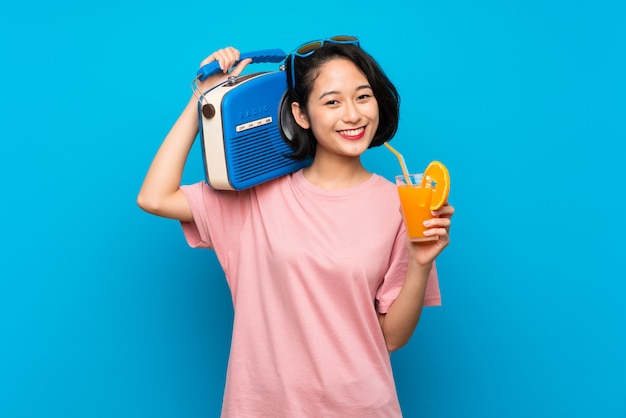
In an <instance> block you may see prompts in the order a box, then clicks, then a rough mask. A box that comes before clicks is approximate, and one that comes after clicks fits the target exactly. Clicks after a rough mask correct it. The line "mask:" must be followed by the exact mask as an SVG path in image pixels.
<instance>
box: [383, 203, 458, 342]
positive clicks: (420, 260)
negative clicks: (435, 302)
mask: <svg viewBox="0 0 626 418" xmlns="http://www.w3.org/2000/svg"><path fill="white" fill-rule="evenodd" d="M453 214H454V208H453V207H452V206H450V205H447V204H446V205H445V206H443V207H442V208H441V209H439V210H437V211H433V215H434V218H432V219H430V220H429V221H427V222H428V224H427V227H429V228H430V229H428V230H427V231H426V232H425V233H424V234H425V235H436V236H438V238H439V239H438V240H437V241H428V242H422V243H414V242H409V243H408V246H409V264H408V268H407V274H406V279H405V281H404V284H403V285H402V289H401V290H400V294H399V295H398V297H397V298H396V300H395V301H394V302H393V303H392V304H391V306H390V307H389V310H388V311H387V313H386V314H379V320H380V326H381V328H382V331H383V335H384V336H385V341H386V342H387V349H388V350H389V351H394V350H397V349H399V348H400V347H402V346H404V345H405V344H406V343H407V342H408V341H409V339H410V338H411V335H413V332H414V331H415V328H416V327H417V323H418V321H419V318H420V315H421V313H422V307H423V306H424V296H425V294H426V284H427V283H428V276H429V275H430V270H431V269H432V266H433V262H434V261H435V258H437V256H438V255H439V254H440V253H441V251H443V249H444V248H445V247H446V246H447V245H448V244H449V243H450V236H449V231H450V218H451V217H452V215H453Z"/></svg>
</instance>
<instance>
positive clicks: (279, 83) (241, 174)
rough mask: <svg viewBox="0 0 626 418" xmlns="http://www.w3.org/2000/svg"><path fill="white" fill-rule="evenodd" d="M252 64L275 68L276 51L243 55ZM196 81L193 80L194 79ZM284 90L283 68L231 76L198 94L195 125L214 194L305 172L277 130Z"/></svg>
mask: <svg viewBox="0 0 626 418" xmlns="http://www.w3.org/2000/svg"><path fill="white" fill-rule="evenodd" d="M246 58H252V63H259V62H270V63H274V62H275V63H279V62H282V61H283V60H284V59H285V53H284V52H283V51H282V50H280V49H273V50H263V51H256V52H250V53H245V54H241V56H240V60H244V59H246ZM217 71H219V65H218V63H217V62H215V61H214V62H212V63H210V64H207V65H205V66H203V67H202V68H200V70H198V73H197V76H196V80H204V79H205V78H206V77H208V76H209V75H211V74H213V73H215V72H217ZM194 82H195V80H194ZM286 90H287V76H286V74H285V71H284V66H280V67H279V69H278V70H277V71H269V72H257V73H252V74H242V75H239V76H237V77H230V78H229V79H228V80H227V81H225V82H224V83H222V84H220V85H218V86H216V87H214V88H212V89H210V90H209V91H207V92H204V93H201V94H200V95H198V96H197V97H198V120H199V130H200V134H201V139H202V156H203V162H204V170H205V175H206V181H207V183H208V184H209V186H211V187H212V188H214V189H218V190H243V189H247V188H249V187H252V186H255V185H257V184H260V183H263V182H265V181H268V180H271V179H274V178H276V177H279V176H282V175H285V174H289V173H292V172H294V171H296V170H299V169H300V168H303V167H306V166H308V165H309V164H310V163H311V160H310V159H309V160H306V161H295V160H293V159H291V158H289V157H287V155H289V154H290V153H291V148H290V147H289V146H288V145H287V142H286V138H284V137H283V135H282V134H281V130H280V128H279V124H280V115H281V110H284V111H290V109H282V103H283V100H284V96H285V93H286Z"/></svg>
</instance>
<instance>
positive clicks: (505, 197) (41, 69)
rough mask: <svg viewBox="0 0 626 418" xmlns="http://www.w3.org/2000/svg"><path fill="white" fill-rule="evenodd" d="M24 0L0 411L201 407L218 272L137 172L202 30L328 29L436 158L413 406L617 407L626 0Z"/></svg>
mask: <svg viewBox="0 0 626 418" xmlns="http://www.w3.org/2000/svg"><path fill="white" fill-rule="evenodd" d="M21 3H22V4H21V5H17V4H12V5H8V4H3V6H2V7H1V11H0V39H1V41H0V60H1V66H0V72H1V77H0V92H1V98H2V99H1V103H2V104H1V106H2V111H1V112H0V123H1V129H2V130H1V131H0V132H1V134H0V135H1V138H2V141H1V143H0V150H1V151H0V186H1V188H0V191H1V193H2V205H1V208H0V211H1V212H0V219H1V220H0V234H1V236H2V241H3V244H4V245H3V249H2V251H1V253H0V257H1V265H0V338H1V340H0V416H1V417H7V418H13V417H15V418H17V417H213V416H217V414H218V412H219V409H220V401H221V395H222V386H223V384H224V373H225V368H226V360H227V355H228V349H229V338H230V323H231V320H232V309H231V304H230V297H229V293H228V289H227V287H226V284H225V282H224V280H223V275H222V273H221V270H220V268H219V265H218V264H217V262H216V259H215V256H214V254H213V253H212V252H210V251H199V250H191V249H189V248H188V247H187V246H186V243H185V242H184V239H183V236H182V233H181V231H180V228H179V225H178V224H177V223H176V222H174V221H170V220H165V219H160V218H156V217H152V216H149V215H147V214H145V213H143V212H141V211H140V210H139V209H138V208H137V206H136V204H135V197H136V194H137V191H138V190H139V187H140V184H141V181H142V180H143V176H144V174H145V172H146V170H147V168H148V165H149V163H150V161H151V158H152V156H153V155H154V153H155V152H156V150H157V147H158V145H159V144H160V141H161V140H162V139H163V137H164V136H165V134H166V133H167V131H168V129H169V127H170V126H171V125H172V124H173V122H174V121H175V119H176V117H177V116H178V114H179V112H180V110H182V108H183V106H184V105H185V103H186V101H187V99H188V97H189V95H190V89H189V84H190V82H191V79H192V78H193V75H194V74H195V71H196V69H197V67H198V64H199V62H200V61H201V60H202V59H203V58H204V57H205V56H206V55H208V54H209V53H211V52H212V51H213V50H214V49H216V48H219V47H223V46H226V45H231V44H232V45H234V46H236V47H238V48H240V49H241V50H244V51H252V50H258V49H264V48H282V49H284V50H285V51H290V50H291V49H292V48H294V47H296V46H298V45H299V44H300V43H302V42H304V41H306V40H310V39H316V38H320V37H326V36H330V35H335V34H357V35H359V36H360V38H361V40H362V45H363V47H364V48H366V49H367V50H368V51H369V52H370V53H372V55H374V56H375V57H376V58H377V59H378V60H379V62H380V63H381V64H382V66H383V67H384V68H385V69H386V70H387V72H388V75H389V76H390V78H391V79H392V80H393V81H394V82H395V83H396V85H397V87H398V89H399V91H400V93H401V96H402V116H401V127H400V130H399V132H398V135H397V136H396V138H395V140H394V142H393V144H394V146H395V147H396V148H397V149H399V150H400V151H401V152H403V154H405V156H406V159H407V162H408V164H409V168H410V169H411V170H412V171H418V170H419V169H421V168H423V167H425V165H426V164H427V163H428V162H429V161H430V160H433V159H438V160H441V161H443V162H444V163H445V164H446V165H447V166H448V167H449V169H450V172H451V176H452V194H451V202H452V203H453V204H454V206H455V207H456V210H457V213H456V215H455V217H454V224H453V230H452V233H451V235H452V244H451V245H450V247H449V248H448V249H447V250H446V251H445V252H444V254H442V255H441V257H440V260H439V269H440V276H441V287H442V292H443V296H444V306H443V307H441V308H429V309H427V310H426V311H425V312H424V314H423V317H422V320H421V323H420V325H419V327H418V330H417V331H416V333H415V335H414V337H413V339H412V340H411V342H410V343H409V345H408V346H407V347H405V348H403V349H402V350H400V351H399V352H397V353H395V354H393V356H392V358H393V362H394V366H395V373H396V377H397V384H398V391H399V395H400V399H401V403H402V405H403V408H404V412H405V415H406V416H407V417H418V416H419V417H455V418H456V417H528V416H534V417H557V416H558V417H591V416H593V417H626V356H625V353H626V329H625V328H626V304H624V302H623V300H624V297H625V295H626V285H625V280H624V279H625V276H626V275H625V274H624V255H623V252H624V243H623V236H624V233H625V232H626V231H625V222H624V215H623V210H624V203H625V199H624V194H625V193H624V187H623V182H624V175H623V170H622V166H623V159H624V158H623V157H624V151H623V147H622V145H623V143H624V141H625V140H626V121H625V120H626V118H625V116H626V103H625V100H626V99H625V97H626V85H625V77H624V74H626V30H624V22H626V4H625V2H624V1H617V0H616V1H607V0H599V1H595V2H583V1H538V0H536V1H521V0H517V1H514V0H506V1H489V0H477V1H473V2H464V1H454V0H444V1H439V2H425V1H417V2H413V1H408V0H407V1H404V2H384V3H380V2H369V3H368V2H362V1H345V2H339V1H326V0H322V1H318V2H314V3H298V4H296V5H292V6H289V5H288V3H285V4H282V5H281V4H275V3H272V4H270V3H269V2H251V1H247V0H244V1H240V2H237V3H223V2H221V3H219V4H217V3H214V2H204V3H201V2H197V1H193V2H192V1H188V0H180V1H176V2H166V1H153V0H151V1H135V2H122V1H119V0H114V1H110V2H96V3H92V4H81V3H79V2H65V1H60V2H42V1H31V2H21ZM431 3H432V4H431ZM259 69H261V68H259ZM365 161H366V164H367V165H368V167H369V168H370V169H371V170H374V171H377V172H378V173H380V174H382V175H384V176H385V177H387V178H390V179H391V178H392V177H393V176H394V175H395V174H396V173H397V172H398V171H399V167H398V163H397V161H396V160H395V157H394V156H393V155H392V154H391V153H389V152H388V151H387V150H385V149H384V148H383V149H376V150H372V151H370V152H368V153H367V155H366V157H365ZM202 179H203V173H202V167H201V157H200V154H199V149H198V147H197V146H196V147H194V149H193V150H192V155H191V157H190V161H189V164H188V165H187V168H186V171H185V178H184V181H185V182H186V183H191V182H195V181H199V180H202ZM260 384H261V383H260Z"/></svg>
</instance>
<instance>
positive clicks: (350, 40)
mask: <svg viewBox="0 0 626 418" xmlns="http://www.w3.org/2000/svg"><path fill="white" fill-rule="evenodd" d="M325 44H345V45H355V46H359V38H357V37H356V36H349V35H339V36H333V37H332V38H328V39H321V40H319V41H311V42H307V43H305V44H302V45H300V46H299V47H298V48H296V50H295V51H294V52H292V53H291V87H292V88H294V89H295V88H296V71H295V69H294V60H295V58H296V57H299V58H306V57H308V56H309V55H311V54H313V53H314V52H315V51H317V50H318V49H320V48H321V47H323V46H324V45H325Z"/></svg>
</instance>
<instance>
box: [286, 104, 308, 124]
mask: <svg viewBox="0 0 626 418" xmlns="http://www.w3.org/2000/svg"><path fill="white" fill-rule="evenodd" d="M291 114H293V118H294V119H295V121H296V123H297V124H298V125H299V126H300V127H301V128H302V129H309V128H310V127H311V124H310V123H309V118H308V117H307V116H306V114H305V113H304V111H303V110H302V108H301V107H300V103H298V102H293V103H292V104H291Z"/></svg>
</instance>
